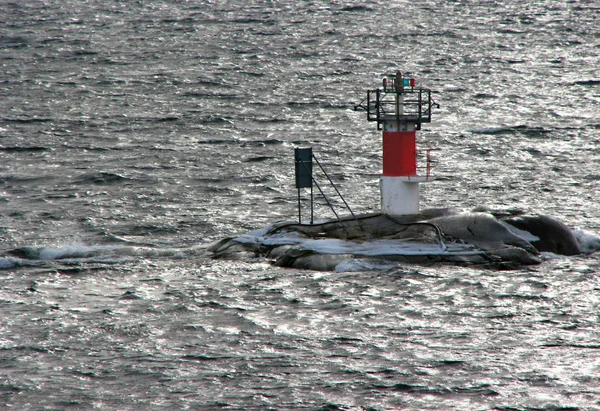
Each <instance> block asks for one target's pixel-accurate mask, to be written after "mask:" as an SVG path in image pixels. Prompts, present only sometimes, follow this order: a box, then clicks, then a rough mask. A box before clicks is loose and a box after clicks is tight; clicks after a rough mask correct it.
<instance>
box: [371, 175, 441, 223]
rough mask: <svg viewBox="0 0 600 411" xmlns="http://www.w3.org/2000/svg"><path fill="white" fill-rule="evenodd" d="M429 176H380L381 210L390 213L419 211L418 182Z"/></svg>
mask: <svg viewBox="0 0 600 411" xmlns="http://www.w3.org/2000/svg"><path fill="white" fill-rule="evenodd" d="M430 180H431V178H429V179H428V178H427V177H421V176H414V177H386V176H381V211H382V212H383V213H384V214H390V215H406V214H418V213H419V183H420V182H422V181H430Z"/></svg>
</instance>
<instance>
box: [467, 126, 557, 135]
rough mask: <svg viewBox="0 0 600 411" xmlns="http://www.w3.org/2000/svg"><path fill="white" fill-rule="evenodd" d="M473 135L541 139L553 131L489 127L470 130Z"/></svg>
mask: <svg viewBox="0 0 600 411" xmlns="http://www.w3.org/2000/svg"><path fill="white" fill-rule="evenodd" d="M468 131H469V132H471V133H473V134H488V135H500V134H525V135H526V136H528V137H540V136H543V135H546V134H548V133H551V132H552V130H550V129H547V128H544V127H535V126H527V125H524V124H521V125H516V126H499V127H488V128H480V129H472V130H468Z"/></svg>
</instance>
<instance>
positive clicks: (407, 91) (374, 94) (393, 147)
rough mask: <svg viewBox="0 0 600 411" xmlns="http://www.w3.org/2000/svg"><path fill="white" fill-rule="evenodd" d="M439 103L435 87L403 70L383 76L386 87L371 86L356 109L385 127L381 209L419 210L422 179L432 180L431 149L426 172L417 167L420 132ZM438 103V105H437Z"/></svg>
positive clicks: (393, 211)
mask: <svg viewBox="0 0 600 411" xmlns="http://www.w3.org/2000/svg"><path fill="white" fill-rule="evenodd" d="M434 105H436V104H435V103H434V102H433V100H432V99H431V90H429V89H426V88H423V87H418V86H416V82H415V79H414V78H404V77H403V76H402V73H400V72H399V71H398V72H396V74H394V75H390V76H386V77H385V78H384V79H383V84H382V88H378V89H376V90H368V91H367V98H366V99H365V100H363V101H362V102H361V103H360V104H358V105H357V106H355V110H358V109H363V110H365V111H366V112H367V120H368V121H376V122H377V129H378V130H383V173H382V175H381V211H382V212H383V213H384V214H389V215H406V214H417V213H418V212H419V183H422V182H426V181H432V180H433V178H432V177H431V176H430V169H431V165H430V164H431V163H430V155H429V150H428V151H427V155H426V158H427V164H426V165H425V166H424V167H423V168H425V174H424V175H419V174H418V173H417V170H418V169H419V170H420V168H419V167H418V166H417V138H416V137H417V136H416V134H417V133H416V131H417V130H420V129H421V124H422V123H429V122H431V109H432V107H433V106H434ZM436 106H437V105H436Z"/></svg>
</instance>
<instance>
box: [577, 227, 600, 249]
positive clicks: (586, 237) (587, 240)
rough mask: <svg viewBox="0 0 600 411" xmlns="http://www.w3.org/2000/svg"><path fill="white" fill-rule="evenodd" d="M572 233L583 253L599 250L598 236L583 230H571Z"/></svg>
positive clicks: (599, 241)
mask: <svg viewBox="0 0 600 411" xmlns="http://www.w3.org/2000/svg"><path fill="white" fill-rule="evenodd" d="M573 235H574V236H575V238H576V239H577V242H578V243H579V247H581V251H583V252H584V253H586V254H591V253H594V252H596V251H600V236H598V235H596V234H593V233H590V232H589V231H585V230H573Z"/></svg>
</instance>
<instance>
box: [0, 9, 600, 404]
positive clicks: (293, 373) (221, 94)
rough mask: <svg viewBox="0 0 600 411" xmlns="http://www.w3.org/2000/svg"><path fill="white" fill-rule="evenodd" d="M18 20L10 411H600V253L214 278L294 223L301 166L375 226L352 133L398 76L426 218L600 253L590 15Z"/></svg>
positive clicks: (24, 15)
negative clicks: (304, 152)
mask: <svg viewBox="0 0 600 411" xmlns="http://www.w3.org/2000/svg"><path fill="white" fill-rule="evenodd" d="M0 13H1V15H2V16H3V17H2V18H1V19H0V68H1V71H0V72H1V76H0V91H1V94H0V95H1V98H2V102H1V104H0V252H1V257H0V268H1V269H0V310H1V318H0V404H1V406H2V407H3V408H7V409H32V410H37V409H119V410H148V409H207V410H208V409H226V410H241V409H283V410H295V409H310V410H318V409H323V410H335V409H356V410H361V409H363V410H364V409H375V410H391V409H413V410H417V409H456V410H465V409H479V410H483V409H489V410H491V409H497V410H546V409H552V410H593V409H600V400H599V399H600V388H598V387H600V338H599V335H600V334H599V331H600V327H599V321H600V318H599V316H598V310H599V308H600V299H599V295H600V281H599V279H598V271H599V270H600V257H599V255H598V253H592V254H586V255H582V256H576V257H569V258H563V257H558V256H551V255H547V256H546V258H547V261H545V262H544V263H543V264H542V265H541V266H536V267H533V268H527V269H524V270H514V271H488V270H480V269H472V268H463V267H453V266H439V267H421V266H408V265H407V266H402V265H397V266H393V267H390V266H382V267H381V269H380V270H370V271H362V272H355V271H352V272H333V273H330V272H312V271H299V270H287V269H279V268H274V267H271V265H270V264H269V262H268V261H243V262H231V261H214V260H211V259H210V258H208V257H207V254H206V251H205V246H206V245H207V244H208V243H210V242H211V241H214V240H216V239H219V238H222V237H225V236H230V235H237V234H243V233H245V232H246V231H248V230H251V229H255V228H259V227H262V226H264V225H266V224H268V223H271V222H274V221H277V220H285V219H289V220H293V219H295V218H296V212H297V211H296V197H295V196H296V192H295V189H294V187H293V167H292V156H293V148H294V147H298V146H302V147H307V146H311V147H313V150H314V151H315V153H316V155H317V156H318V157H319V159H320V161H321V162H322V163H324V164H325V165H326V166H327V169H328V171H329V173H330V175H331V176H332V178H333V179H334V180H335V181H336V183H337V184H338V186H339V187H340V189H341V191H342V192H343V194H344V196H345V198H346V200H347V201H348V203H350V204H351V205H352V207H353V209H354V211H355V212H370V211H374V210H377V209H378V208H379V186H378V184H379V173H380V172H381V153H380V150H381V148H380V144H381V142H380V135H379V132H378V131H376V130H375V127H374V125H373V124H370V123H367V122H366V120H365V118H364V117H365V116H364V113H357V112H354V111H353V110H352V107H353V104H354V103H357V102H359V101H360V100H361V99H362V98H363V96H364V94H365V90H367V89H371V88H375V87H377V86H378V85H379V84H380V81H381V76H382V75H384V74H386V73H390V72H393V71H395V70H396V69H400V70H403V71H404V72H407V73H412V74H413V75H414V76H416V77H417V78H418V80H419V81H421V82H422V83H423V84H425V85H426V86H429V87H431V88H432V89H434V90H435V91H436V94H435V98H436V100H437V101H438V102H439V103H440V104H441V108H440V109H439V110H437V111H436V112H435V113H434V119H433V123H432V124H430V125H427V126H426V127H424V130H422V131H421V132H420V133H419V143H420V145H421V146H425V147H430V146H432V147H436V148H438V149H439V150H438V151H437V152H436V159H437V161H438V167H437V168H436V169H435V174H436V176H437V178H438V181H437V182H434V183H431V184H428V185H426V186H424V187H423V188H422V196H423V197H422V206H423V207H455V208H460V209H470V208H472V207H476V206H481V205H485V206H488V207H490V208H495V209H501V208H521V209H526V210H533V211H536V212H541V213H545V214H549V215H552V216H555V217H558V218H560V219H562V220H563V221H564V222H565V223H566V224H568V225H569V226H571V227H572V228H573V229H576V230H584V231H585V232H588V233H590V235H592V237H590V238H591V239H592V240H593V239H594V236H597V235H598V233H599V232H600V207H599V206H598V190H599V188H600V165H599V164H600V145H599V143H600V68H599V67H600V65H599V64H598V63H599V60H598V55H599V53H600V29H599V27H600V26H599V25H598V22H599V21H600V7H599V6H598V5H597V3H596V2H593V1H581V2H579V1H577V2H576V1H573V2H558V1H543V2H540V1H535V2H534V1H511V2H497V1H473V2H450V1H435V2H434V1H411V2H408V1H399V2H384V1H367V2H341V1H336V2H325V1H303V2H277V1H269V2H258V1H253V2H247V1H224V2H213V1H209V2H185V1H165V0H163V1H154V2H145V1H136V2H133V1H132V2H122V1H110V2H109V1H105V2H101V1H91V2H85V3H83V2H76V1H71V0H65V1H45V2H43V1H24V2H21V1H19V2H16V1H15V2H7V1H3V2H1V3H0ZM317 214H318V215H319V216H320V217H322V218H330V217H331V215H330V213H329V211H328V210H327V209H326V208H325V207H324V206H322V205H319V206H318V207H317ZM591 244H592V249H593V241H592V242H591ZM590 251H591V250H590Z"/></svg>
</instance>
